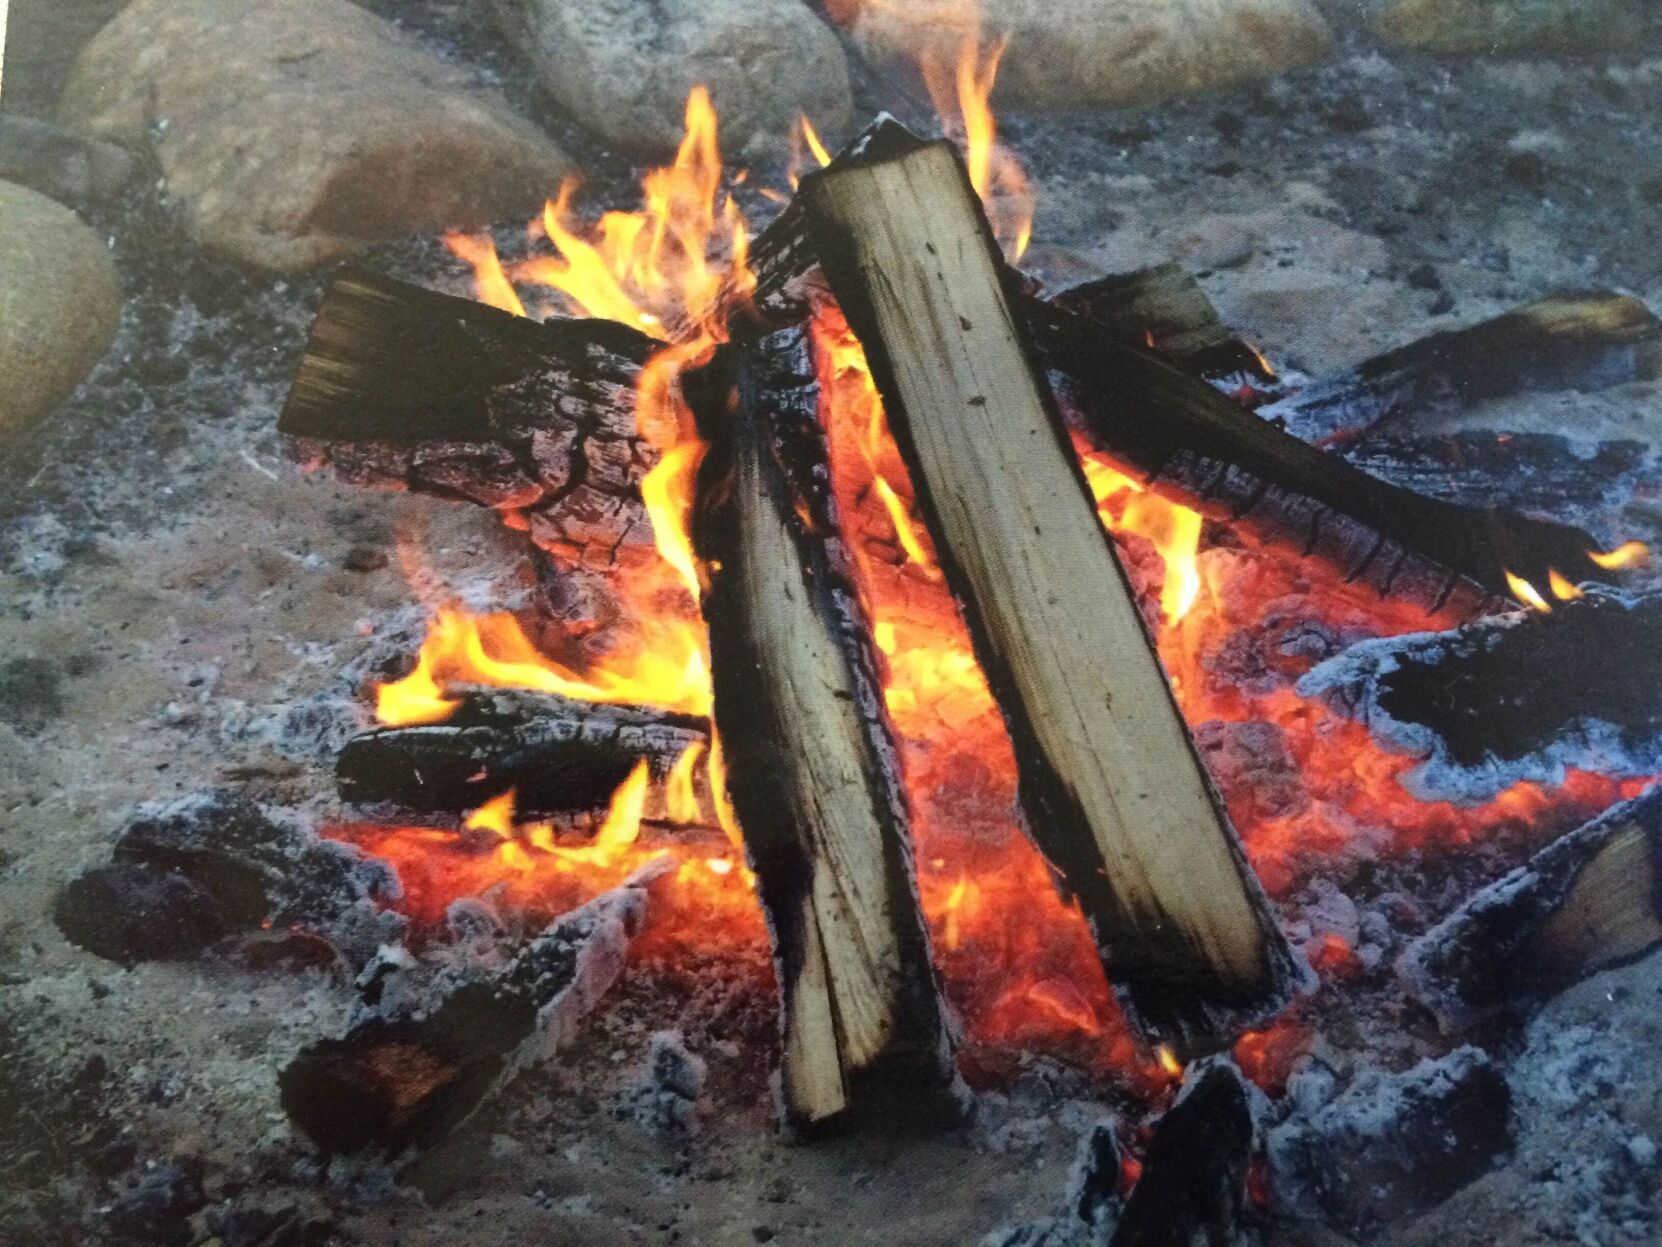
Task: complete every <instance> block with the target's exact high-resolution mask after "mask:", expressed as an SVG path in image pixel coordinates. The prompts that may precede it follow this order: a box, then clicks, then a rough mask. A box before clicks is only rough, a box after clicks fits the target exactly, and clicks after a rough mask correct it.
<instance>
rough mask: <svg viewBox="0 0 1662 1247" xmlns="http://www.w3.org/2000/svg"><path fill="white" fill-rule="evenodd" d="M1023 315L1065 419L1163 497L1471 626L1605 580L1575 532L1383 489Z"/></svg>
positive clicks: (1170, 376)
mask: <svg viewBox="0 0 1662 1247" xmlns="http://www.w3.org/2000/svg"><path fill="white" fill-rule="evenodd" d="M1022 310H1023V314H1024V317H1025V319H1026V322H1027V324H1028V326H1029V328H1030V331H1031V333H1032V335H1033V340H1034V343H1035V346H1036V347H1037V351H1038V357H1039V359H1040V361H1041V362H1042V364H1043V366H1044V368H1045V369H1046V371H1047V372H1048V374H1049V376H1050V378H1051V383H1052V386H1053V388H1054V389H1055V391H1056V393H1057V396H1058V398H1059V400H1060V402H1061V405H1062V409H1063V412H1064V414H1066V415H1067V416H1068V417H1069V418H1070V422H1071V423H1072V425H1073V427H1074V428H1076V429H1077V430H1078V431H1079V432H1080V433H1081V435H1082V436H1083V437H1084V438H1085V440H1086V442H1087V443H1088V444H1089V445H1091V446H1092V447H1094V448H1095V449H1098V450H1100V451H1102V452H1104V453H1106V454H1109V455H1112V456H1113V457H1114V458H1115V459H1116V460H1118V461H1119V462H1120V463H1122V464H1123V465H1125V466H1126V468H1127V469H1128V470H1130V471H1132V472H1135V473H1137V474H1138V476H1139V477H1140V479H1142V480H1143V481H1144V482H1146V484H1147V485H1148V487H1149V488H1150V489H1152V490H1154V491H1155V492H1157V493H1160V494H1162V495H1164V496H1166V497H1169V498H1171V499H1172V500H1173V501H1175V502H1180V503H1182V504H1184V505H1186V506H1191V507H1194V508H1195V509H1197V510H1199V511H1200V512H1201V513H1202V514H1204V515H1208V516H1210V517H1212V518H1215V519H1218V520H1220V521H1222V522H1225V523H1228V524H1230V525H1232V526H1238V527H1241V528H1243V529H1245V530H1246V531H1247V532H1248V533H1250V534H1252V535H1254V536H1256V537H1257V539H1259V540H1260V541H1263V542H1265V543H1266V544H1270V545H1274V546H1278V547H1281V548H1285V549H1291V550H1294V551H1297V552H1298V553H1300V554H1301V555H1303V556H1306V557H1317V558H1321V559H1322V560H1323V561H1325V562H1326V563H1328V564H1329V565H1330V566H1332V567H1335V568H1338V569H1339V570H1340V571H1341V572H1342V573H1343V574H1344V576H1345V578H1346V579H1347V580H1349V581H1351V582H1354V583H1358V584H1361V585H1364V586H1367V587H1371V588H1373V589H1375V590H1376V591H1377V592H1378V593H1379V594H1380V595H1381V596H1389V597H1392V598H1394V599H1397V600H1400V601H1404V602H1409V603H1413V604H1415V605H1418V606H1420V607H1421V608H1423V609H1425V610H1427V611H1443V610H1447V611H1450V612H1452V613H1453V614H1454V615H1455V616H1456V617H1462V618H1463V617H1469V616H1472V615H1475V614H1479V613H1483V612H1485V611H1488V610H1492V609H1493V608H1494V607H1495V606H1496V605H1498V604H1499V603H1500V602H1501V601H1503V600H1504V599H1505V598H1507V597H1508V596H1510V594H1511V589H1510V582H1509V581H1508V579H1507V573H1508V572H1510V573H1512V574H1513V575H1516V576H1521V577H1522V578H1523V579H1525V580H1527V581H1529V582H1530V583H1531V584H1535V585H1541V586H1544V585H1546V584H1547V582H1548V579H1549V576H1550V574H1551V572H1552V571H1557V572H1558V573H1559V574H1560V575H1563V576H1566V577H1569V578H1570V579H1573V580H1598V579H1601V578H1607V577H1608V573H1607V572H1605V571H1604V570H1603V569H1601V568H1600V567H1599V566H1598V565H1597V564H1596V563H1595V562H1593V561H1592V560H1591V559H1590V558H1589V552H1591V551H1593V550H1596V549H1597V548H1598V547H1597V543H1596V542H1595V541H1594V540H1593V538H1592V537H1591V536H1589V535H1588V534H1587V533H1585V532H1582V531H1581V530H1580V529H1578V528H1572V527H1570V526H1568V525H1564V524H1556V523H1552V522H1550V521H1546V520H1539V519H1536V518H1534V517H1533V516H1526V515H1522V514H1520V513H1518V512H1515V511H1510V510H1505V509H1501V508H1492V509H1480V508H1476V507H1464V506H1460V505H1458V504H1455V503H1451V502H1446V501H1443V500H1441V499H1437V498H1428V497H1425V496H1424V495H1421V494H1416V493H1412V492H1410V491H1409V490H1406V489H1401V488H1399V487H1397V486H1394V485H1389V484H1386V483H1385V482H1384V481H1381V480H1379V479H1377V478H1375V477H1372V476H1369V475H1367V474H1366V473H1365V472H1362V471H1360V470H1358V469H1357V468H1355V467H1353V466H1352V465H1350V464H1348V463H1346V462H1345V461H1344V460H1343V459H1342V458H1340V457H1338V456H1337V455H1333V454H1328V453H1325V452H1323V451H1321V450H1318V449H1316V448H1315V447H1313V446H1310V445H1308V444H1306V443H1304V442H1301V441H1300V440H1299V439H1298V438H1296V437H1292V436H1291V435H1289V434H1288V433H1286V432H1285V431H1283V430H1282V429H1280V428H1278V427H1277V426H1275V425H1273V424H1270V423H1268V422H1266V421H1264V420H1261V419H1259V418H1257V417H1256V416H1254V415H1253V414H1252V413H1251V412H1248V411H1247V410H1245V409H1244V408H1242V407H1241V406H1240V405H1239V404H1237V403H1234V402H1231V401H1230V400H1229V399H1227V398H1225V397H1224V396H1223V395H1221V394H1219V393H1217V391H1216V390H1214V389H1213V388H1212V387H1210V386H1208V385H1204V384H1202V383H1200V382H1199V381H1197V380H1196V379H1195V378H1194V377H1192V376H1189V375H1188V374H1186V373H1185V372H1184V371H1183V370H1182V369H1181V368H1180V367H1178V366H1177V365H1175V364H1174V363H1172V362H1171V361H1169V360H1166V359H1163V358H1161V357H1160V355H1159V354H1158V353H1157V352H1154V351H1151V350H1149V349H1147V348H1146V347H1144V346H1141V345H1138V344H1135V343H1128V342H1125V341H1123V340H1120V339H1117V338H1114V337H1112V336H1109V335H1104V334H1103V332H1102V331H1101V330H1100V329H1099V328H1098V327H1097V325H1096V323H1095V322H1093V321H1089V320H1085V319H1083V318H1081V317H1078V316H1074V315H1071V314H1069V313H1067V312H1065V311H1063V310H1061V309H1059V308H1055V307H1051V306H1049V305H1046V304H1043V303H1040V302H1038V301H1036V300H1029V301H1027V302H1026V303H1025V304H1024V305H1023V309H1022Z"/></svg>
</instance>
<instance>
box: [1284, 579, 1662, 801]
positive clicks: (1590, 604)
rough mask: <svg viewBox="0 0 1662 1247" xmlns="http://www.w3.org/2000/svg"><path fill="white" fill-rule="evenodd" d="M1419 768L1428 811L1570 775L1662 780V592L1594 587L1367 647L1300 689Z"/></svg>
mask: <svg viewBox="0 0 1662 1247" xmlns="http://www.w3.org/2000/svg"><path fill="white" fill-rule="evenodd" d="M1298 689H1299V692H1300V693H1301V694H1303V695H1304V696H1307V697H1324V698H1326V700H1327V701H1328V703H1329V705H1331V706H1333V707H1334V708H1335V709H1338V710H1339V711H1341V712H1342V713H1344V714H1346V715H1348V716H1350V717H1351V718H1354V719H1357V720H1358V721H1360V722H1363V723H1366V724H1367V725H1368V727H1369V729H1370V730H1371V731H1372V732H1373V734H1374V736H1375V737H1376V738H1377V739H1378V740H1379V741H1380V742H1381V743H1382V744H1384V745H1385V746H1386V747H1388V748H1391V749H1393V750H1395V751H1398V752H1402V753H1407V754H1410V755H1412V756H1415V757H1418V758H1420V759H1422V761H1421V762H1420V764H1419V765H1418V766H1417V767H1416V768H1415V769H1414V770H1413V771H1411V772H1409V773H1408V775H1407V776H1405V778H1404V783H1405V786H1407V787H1408V788H1409V791H1410V792H1412V793H1413V794H1414V795H1415V796H1418V797H1420V798H1421V799H1423V800H1486V799H1488V798H1490V797H1492V796H1494V795H1495V794H1496V793H1498V792H1500V791H1502V790H1504V789H1505V788H1508V787H1510V786H1511V785H1512V784H1514V783H1517V782H1518V781H1519V780H1533V781H1537V782H1542V783H1553V784H1556V783H1561V782H1563V777H1564V772H1565V770H1566V768H1572V767H1574V768H1579V769H1583V770H1589V771H1595V772H1598V773H1601V774H1604V775H1610V776H1618V777H1638V776H1646V775H1653V774H1655V773H1657V771H1659V770H1662V595H1654V594H1653V595H1649V596H1644V597H1630V596H1627V595H1624V594H1620V593H1616V592H1614V591H1610V590H1604V589H1599V588H1596V587H1595V588H1591V589H1588V590H1587V591H1586V594H1585V596H1584V597H1582V598H1581V599H1579V600H1577V601H1570V602H1555V603H1553V606H1552V610H1551V613H1540V612H1531V613H1527V614H1522V613H1520V614H1513V615H1510V616H1506V617H1503V618H1497V619H1492V620H1485V621H1482V622H1480V623H1475V624H1470V625H1467V626H1465V627H1462V628H1458V629H1455V630H1454V631H1451V632H1436V633H1426V632H1421V633H1412V634H1409V635H1406V636H1397V637H1381V638H1378V639H1376V640H1369V641H1363V642H1360V643H1359V644H1357V645H1353V646H1351V647H1350V648H1349V649H1348V650H1346V651H1344V652H1343V653H1341V654H1339V655H1338V656H1336V657H1334V658H1330V659H1329V660H1327V661H1326V662H1324V663H1322V664H1321V665H1320V666H1318V667H1316V668H1315V669H1313V670H1312V671H1311V672H1310V673H1309V674H1308V675H1306V676H1305V677H1304V678H1303V679H1302V680H1301V681H1300V682H1299V685H1298Z"/></svg>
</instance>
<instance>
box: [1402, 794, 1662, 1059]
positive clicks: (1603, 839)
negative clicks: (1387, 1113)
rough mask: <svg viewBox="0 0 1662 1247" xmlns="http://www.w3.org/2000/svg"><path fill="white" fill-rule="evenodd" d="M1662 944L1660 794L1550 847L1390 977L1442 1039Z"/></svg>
mask: <svg viewBox="0 0 1662 1247" xmlns="http://www.w3.org/2000/svg"><path fill="white" fill-rule="evenodd" d="M1658 944H1662V788H1655V787H1653V788H1651V789H1649V790H1648V791H1646V792H1645V794H1644V795H1643V796H1640V797H1637V798H1635V799H1634V800H1632V801H1628V802H1624V803H1623V804H1621V805H1618V806H1615V807H1613V808H1612V809H1609V810H1607V811H1605V813H1604V814H1602V815H1600V816H1599V817H1598V818H1596V819H1594V820H1593V821H1592V822H1590V823H1587V824H1586V825H1584V826H1582V827H1580V828H1578V829H1577V830H1575V831H1573V832H1571V833H1570V834H1569V835H1567V836H1564V837H1562V838H1560V839H1559V840H1556V841H1554V842H1553V843H1552V844H1551V845H1549V846H1548V847H1547V848H1545V849H1543V850H1542V851H1541V852H1540V853H1538V854H1536V856H1535V857H1534V858H1533V859H1531V860H1530V861H1529V862H1528V863H1527V864H1525V865H1523V866H1521V867H1519V868H1518V869H1517V870H1515V871H1513V872H1512V873H1511V874H1509V875H1507V876H1506V877H1505V878H1503V879H1501V880H1499V881H1497V882H1496V883H1493V884H1491V885H1490V886H1489V887H1487V888H1484V889H1483V890H1482V891H1480V892H1478V893H1477V894H1476V895H1475V896H1473V897H1471V898H1470V899H1469V900H1467V901H1466V903H1465V904H1463V905H1461V906H1460V908H1459V909H1457V910H1455V911H1454V913H1453V914H1451V915H1450V916H1449V917H1448V918H1446V919H1444V920H1443V922H1441V923H1439V924H1438V925H1437V926H1435V927H1433V928H1432V929H1431V930H1430V931H1428V932H1427V933H1426V934H1425V935H1423V936H1421V937H1420V938H1419V939H1418V940H1416V941H1415V942H1414V943H1413V944H1411V945H1410V946H1409V948H1408V950H1407V952H1406V953H1404V954H1403V957H1402V959H1401V961H1400V962H1399V963H1398V966H1397V969H1398V972H1399V974H1400V975H1401V977H1402V979H1403V981H1404V982H1405V983H1406V984H1407V986H1408V989H1409V991H1410V992H1411V993H1413V995H1414V996H1415V998H1416V999H1418V1000H1419V1001H1420V1003H1422V1004H1424V1005H1425V1006H1426V1008H1428V1009H1430V1010H1431V1012H1432V1013H1433V1014H1434V1015H1435V1016H1436V1018H1437V1021H1438V1024H1439V1025H1440V1026H1441V1027H1442V1028H1443V1031H1444V1032H1445V1033H1447V1034H1455V1033H1458V1032H1461V1031H1466V1030H1469V1029H1471V1028H1472V1027H1473V1026H1475V1025H1477V1024H1478V1023H1480V1022H1483V1021H1485V1020H1487V1019H1489V1018H1492V1017H1496V1016H1500V1015H1505V1014H1516V1013H1518V1012H1520V1011H1521V1010H1522V1009H1524V1008H1525V1007H1526V1006H1528V1005H1529V1004H1531V1003H1534V1002H1537V1001H1539V1000H1541V999H1543V998H1544V997H1547V996H1550V995H1553V994H1554V993H1556V992H1559V991H1562V990H1563V989H1564V988H1566V987H1569V986H1571V985H1572V984H1574V983H1577V982H1579V981H1580V980H1581V979H1583V978H1586V977H1587V976H1588V975H1590V974H1592V973H1594V972H1595V971H1598V970H1602V969H1605V968H1606V967H1609V966H1613V965H1619V964H1621V963H1622V962H1625V961H1631V960H1633V959H1634V958H1636V957H1639V956H1641V955H1643V954H1644V953H1647V952H1649V951H1650V950H1651V949H1653V948H1655V947H1656V946H1657V945H1658Z"/></svg>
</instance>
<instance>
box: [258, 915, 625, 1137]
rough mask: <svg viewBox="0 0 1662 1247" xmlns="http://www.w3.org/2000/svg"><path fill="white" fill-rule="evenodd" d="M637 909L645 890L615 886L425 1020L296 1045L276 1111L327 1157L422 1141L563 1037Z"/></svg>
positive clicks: (587, 1004) (371, 1024) (611, 962)
mask: <svg viewBox="0 0 1662 1247" xmlns="http://www.w3.org/2000/svg"><path fill="white" fill-rule="evenodd" d="M645 913H646V890H645V887H644V885H639V886H637V885H635V884H626V885H624V886H623V887H620V888H615V889H613V890H612V891H611V892H607V893H605V894H603V895H601V896H599V897H597V898H596V899H595V900H593V901H590V902H589V903H588V904H587V905H584V906H583V907H582V908H581V909H577V910H574V911H573V912H571V913H570V914H567V915H566V916H565V917H563V918H561V919H559V920H558V921H557V922H555V923H553V924H551V925H550V926H549V927H548V928H547V930H545V931H544V932H543V933H542V934H541V935H539V936H537V937H536V938H535V939H533V940H531V941H530V943H528V944H527V945H526V946H525V947H524V948H523V949H522V950H521V951H520V952H519V954H518V955H517V956H516V957H515V958H514V959H513V960H512V961H511V962H510V963H509V964H508V966H507V967H506V969H504V970H503V971H502V972H501V973H499V974H497V975H496V976H494V977H491V978H487V979H482V980H475V981H470V982H464V983H461V984H460V985H457V986H455V987H453V988H452V989H451V990H450V991H449V992H448V993H447V994H446V995H445V996H444V998H443V1000H442V1001H441V1002H440V1003H439V1004H438V1005H437V1006H436V1007H434V1008H433V1009H432V1010H431V1011H430V1012H428V1013H426V1014H424V1015H423V1016H420V1017H414V1018H386V1017H371V1018H369V1019H368V1020H366V1021H363V1022H361V1023H359V1024H358V1025H357V1026H354V1027H353V1028H352V1029H351V1030H350V1031H348V1032H347V1034H346V1035H345V1036H343V1037H342V1038H340V1039H326V1040H323V1041H321V1042H319V1043H315V1044H312V1045H310V1046H309V1047H307V1048H304V1049H302V1050H301V1052H300V1053H299V1055H298V1056H296V1057H295V1058H294V1060H293V1061H291V1062H290V1063H289V1065H288V1066H287V1067H286V1068H285V1069H284V1070H283V1072H282V1074H281V1076H280V1077H279V1078H278V1086H279V1088H280V1090H281V1093H282V1103H283V1109H284V1111H285V1112H287V1113H288V1115H289V1118H290V1120H291V1121H293V1122H294V1124H295V1125H296V1126H297V1127H298V1128H299V1129H300V1130H301V1131H302V1132H303V1133H304V1134H305V1135H306V1137H307V1138H309V1139H311V1140H312V1142H313V1143H315V1144H316V1145H317V1146H318V1148H319V1149H320V1150H322V1151H323V1152H324V1153H325V1154H328V1155H335V1154H339V1153H350V1152H361V1151H366V1150H375V1151H378V1152H381V1153H384V1154H386V1155H388V1156H396V1155H398V1154H400V1153H403V1152H405V1151H407V1150H409V1149H411V1148H415V1149H422V1148H427V1147H430V1146H432V1145H433V1144H435V1143H437V1142H439V1141H440V1140H441V1139H443V1138H444V1137H445V1136H447V1135H448V1134H450V1133H451V1132H452V1131H453V1130H455V1129H456V1128H457V1127H458V1126H460V1125H461V1124H462V1123H463V1122H464V1121H466V1120H467V1119H468V1118H469V1117H471V1116H472V1115H473V1113H474V1112H475V1111H477V1109H478V1108H479V1107H480V1105H482V1104H483V1103H484V1102H485V1101H486V1100H487V1099H489V1098H490V1097H491V1096H492V1095H494V1094H495V1093H496V1092H497V1091H499V1090H500V1089H501V1088H502V1087H503V1086H505V1085H506V1084H507V1083H508V1082H510V1081H511V1080H512V1079H513V1078H514V1076H515V1075H517V1074H518V1073H519V1072H520V1071H521V1070H523V1069H525V1068H527V1067H529V1066H530V1065H533V1064H536V1063H539V1062H542V1061H545V1060H547V1059H549V1058H550V1057H552V1056H553V1055H554V1054H555V1053H556V1052H557V1051H558V1050H559V1049H560V1048H562V1047H564V1046H565V1045H566V1044H568V1043H570V1041H571V1040H572V1038H573V1037H574V1034H575V1030H576V1027H577V1025H578V1024H579V1023H580V1022H581V1021H582V1019H583V1018H584V1017H585V1016H587V1014H588V1013H589V1012H590V1011H591V1010H592V1009H593V1008H594V1006H595V1005H596V1004H597V1003H598V1002H599V1000H600V998H601V997H602V996H603V995H604V994H605V993H606V992H607V991H608V990H609V989H610V988H611V986H612V984H613V983H615V982H616V981H617V978H618V976H619V975H620V974H621V973H622V971H623V966H624V962H625V959H626V957H627V955H628V947H629V941H630V939H631V937H632V936H634V935H635V934H637V933H638V932H639V931H640V929H641V926H642V923H643V922H644V920H645Z"/></svg>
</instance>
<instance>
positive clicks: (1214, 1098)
mask: <svg viewBox="0 0 1662 1247" xmlns="http://www.w3.org/2000/svg"><path fill="white" fill-rule="evenodd" d="M1250 1095H1251V1092H1250V1090H1249V1089H1248V1087H1247V1084H1246V1081H1245V1080H1244V1079H1243V1078H1242V1077H1241V1073H1240V1071H1239V1070H1237V1069H1236V1068H1235V1067H1234V1066H1233V1065H1230V1064H1228V1063H1227V1062H1221V1061H1220V1062H1216V1063H1213V1062H1206V1063H1204V1064H1202V1065H1200V1066H1197V1067H1196V1068H1195V1069H1194V1070H1193V1071H1192V1072H1191V1073H1190V1075H1189V1077H1188V1079H1186V1080H1185V1083H1184V1087H1183V1090H1182V1091H1181V1092H1180V1093H1179V1094H1178V1097H1177V1102H1176V1103H1174V1104H1173V1105H1172V1106H1171V1108H1170V1109H1168V1110H1167V1112H1166V1115H1165V1116H1164V1117H1162V1118H1161V1119H1160V1120H1159V1122H1158V1123H1157V1124H1156V1125H1155V1127H1154V1137H1153V1138H1152V1139H1150V1140H1149V1145H1148V1153H1147V1154H1146V1155H1145V1156H1144V1158H1143V1172H1142V1176H1141V1177H1139V1178H1138V1179H1137V1185H1136V1186H1135V1187H1133V1188H1132V1190H1131V1197H1130V1199H1128V1200H1127V1201H1126V1204H1125V1213H1124V1215H1123V1216H1121V1218H1120V1222H1119V1227H1118V1228H1117V1229H1116V1230H1115V1231H1114V1237H1113V1239H1112V1247H1192V1245H1193V1244H1198V1243H1204V1244H1208V1247H1228V1244H1231V1243H1234V1242H1235V1241H1237V1240H1236V1237H1235V1231H1236V1228H1237V1226H1238V1225H1239V1223H1240V1219H1241V1212H1242V1209H1243V1208H1244V1207H1245V1205H1246V1178H1247V1165H1248V1163H1249V1162H1250V1160H1251V1159H1252V1139H1253V1121H1252V1107H1251V1100H1250Z"/></svg>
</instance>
